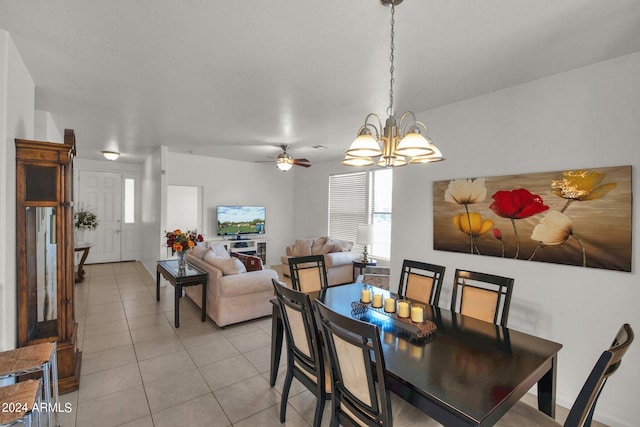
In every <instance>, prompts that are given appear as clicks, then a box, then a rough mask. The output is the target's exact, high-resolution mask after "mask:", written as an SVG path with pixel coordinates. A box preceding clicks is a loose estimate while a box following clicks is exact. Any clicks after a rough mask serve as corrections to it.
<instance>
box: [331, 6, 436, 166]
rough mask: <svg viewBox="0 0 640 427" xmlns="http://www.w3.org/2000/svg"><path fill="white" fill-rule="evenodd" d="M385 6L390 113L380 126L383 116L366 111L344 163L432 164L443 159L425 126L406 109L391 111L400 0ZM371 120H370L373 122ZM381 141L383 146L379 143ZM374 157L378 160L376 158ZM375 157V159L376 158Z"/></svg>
mask: <svg viewBox="0 0 640 427" xmlns="http://www.w3.org/2000/svg"><path fill="white" fill-rule="evenodd" d="M381 2H382V4H383V5H385V6H391V55H390V56H389V60H390V62H391V67H390V68H389V73H390V75H391V78H390V80H389V107H388V108H387V115H388V116H389V117H388V118H387V120H386V121H385V125H384V127H383V126H382V119H381V118H380V116H378V115H377V114H375V113H369V114H368V115H367V117H366V118H365V119H364V125H362V126H361V127H360V129H359V130H358V136H357V137H356V139H355V140H354V141H353V143H351V146H350V147H349V149H348V150H347V152H346V153H345V157H344V160H343V161H342V164H343V165H346V166H372V165H374V164H376V165H377V166H380V167H395V166H404V165H406V164H421V163H431V162H438V161H441V160H444V157H442V153H441V152H440V150H439V149H438V147H436V146H435V145H434V144H433V142H431V140H430V139H429V138H428V137H425V136H423V135H422V133H421V129H423V130H424V134H425V135H427V126H426V125H425V124H424V123H422V122H420V121H418V120H416V116H415V114H413V113H412V112H411V111H407V112H406V113H404V114H403V115H402V116H400V120H399V121H397V120H396V117H395V114H394V111H393V83H394V79H393V72H394V67H393V60H394V51H395V45H394V38H395V31H394V29H395V19H394V18H395V7H396V5H398V4H400V3H402V0H381ZM372 121H373V123H372ZM380 144H382V147H381V146H380ZM376 158H377V159H376ZM376 160H377V161H376Z"/></svg>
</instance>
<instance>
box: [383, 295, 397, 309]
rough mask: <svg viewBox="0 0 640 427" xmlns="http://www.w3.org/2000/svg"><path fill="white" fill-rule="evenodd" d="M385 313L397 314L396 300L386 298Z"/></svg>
mask: <svg viewBox="0 0 640 427" xmlns="http://www.w3.org/2000/svg"><path fill="white" fill-rule="evenodd" d="M384 311H386V312H387V313H395V311H396V300H395V299H393V298H385V300H384Z"/></svg>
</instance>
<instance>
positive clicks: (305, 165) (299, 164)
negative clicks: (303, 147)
mask: <svg viewBox="0 0 640 427" xmlns="http://www.w3.org/2000/svg"><path fill="white" fill-rule="evenodd" d="M293 164H294V165H295V166H302V167H303V168H308V167H309V166H311V165H310V164H308V163H299V162H296V161H294V162H293Z"/></svg>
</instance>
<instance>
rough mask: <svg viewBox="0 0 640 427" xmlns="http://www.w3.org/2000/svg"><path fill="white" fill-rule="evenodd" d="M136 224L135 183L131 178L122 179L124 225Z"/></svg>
mask: <svg viewBox="0 0 640 427" xmlns="http://www.w3.org/2000/svg"><path fill="white" fill-rule="evenodd" d="M135 222H136V181H135V179H133V178H125V179H124V223H125V224H133V223H135Z"/></svg>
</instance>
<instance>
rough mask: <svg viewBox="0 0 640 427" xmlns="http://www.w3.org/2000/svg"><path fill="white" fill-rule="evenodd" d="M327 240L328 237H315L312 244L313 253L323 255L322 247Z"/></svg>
mask: <svg viewBox="0 0 640 427" xmlns="http://www.w3.org/2000/svg"><path fill="white" fill-rule="evenodd" d="M326 242H327V238H326V237H318V238H317V239H313V243H312V244H311V255H321V254H322V252H321V249H322V247H323V246H324V244H325V243H326ZM325 253H326V252H325Z"/></svg>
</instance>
